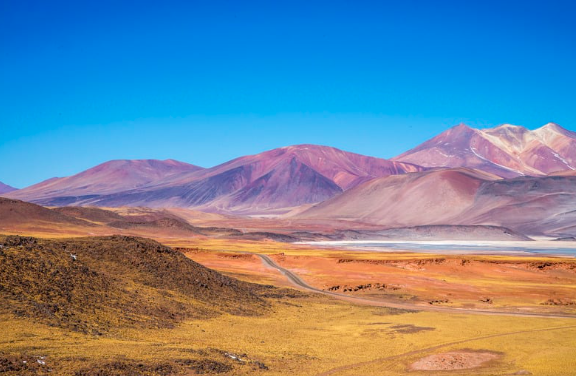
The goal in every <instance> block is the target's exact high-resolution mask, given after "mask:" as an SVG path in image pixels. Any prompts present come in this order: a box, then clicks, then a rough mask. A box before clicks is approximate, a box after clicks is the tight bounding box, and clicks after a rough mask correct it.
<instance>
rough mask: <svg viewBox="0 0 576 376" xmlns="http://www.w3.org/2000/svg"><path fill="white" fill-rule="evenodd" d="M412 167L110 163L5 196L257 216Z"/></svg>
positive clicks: (255, 158)
mask: <svg viewBox="0 0 576 376" xmlns="http://www.w3.org/2000/svg"><path fill="white" fill-rule="evenodd" d="M425 169H426V168H423V167H419V166H416V165H413V164H410V163H404V162H393V161H388V160H385V159H380V158H374V157H367V156H363V155H359V154H354V153H348V152H345V151H342V150H339V149H335V148H331V147H325V146H317V145H297V146H289V147H284V148H280V149H274V150H270V151H267V152H264V153H261V154H257V155H250V156H245V157H241V158H237V159H234V160H232V161H230V162H226V163H224V164H221V165H219V166H216V167H212V168H209V169H203V168H200V167H197V166H193V165H189V164H185V163H182V162H176V161H171V160H169V161H156V160H143V161H111V162H107V163H104V164H101V165H99V166H96V167H94V168H91V169H89V170H86V171H84V172H81V173H79V174H77V175H74V176H70V177H66V178H54V179H49V180H47V181H44V182H42V183H39V184H36V185H33V186H30V187H28V188H25V189H22V190H19V191H16V192H13V193H11V194H8V195H6V196H7V197H10V198H16V199H20V200H24V201H30V202H34V203H39V204H42V205H50V206H67V205H84V206H86V205H92V206H111V207H117V206H147V207H155V208H158V207H183V208H199V209H203V210H207V211H220V212H235V213H254V212H258V213H260V212H270V211H274V210H282V209H284V211H285V208H291V207H295V206H299V205H302V204H312V203H317V202H321V201H324V200H326V199H329V198H331V197H334V196H336V195H338V194H340V193H342V192H343V191H344V190H347V189H350V188H352V187H355V186H356V185H358V184H361V183H363V182H365V181H368V180H371V179H374V178H377V177H382V176H389V175H394V174H404V173H407V172H416V171H423V170H425Z"/></svg>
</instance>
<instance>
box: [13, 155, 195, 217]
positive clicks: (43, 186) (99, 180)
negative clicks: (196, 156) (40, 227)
mask: <svg viewBox="0 0 576 376" xmlns="http://www.w3.org/2000/svg"><path fill="white" fill-rule="evenodd" d="M198 170H202V168H201V167H197V166H194V165H191V164H188V163H183V162H178V161H174V160H171V159H168V160H165V161H159V160H154V159H145V160H114V161H109V162H106V163H102V164H100V165H98V166H96V167H93V168H91V169H89V170H86V171H83V172H81V173H79V174H76V175H73V176H69V177H65V178H52V179H48V180H45V181H43V182H41V183H38V184H35V185H32V186H30V187H27V188H24V189H21V190H18V191H15V192H12V193H10V194H8V195H6V197H10V198H15V199H19V200H24V201H32V202H44V203H49V204H50V205H56V206H58V205H67V204H81V203H82V202H83V201H85V200H89V199H90V198H91V197H94V196H98V195H103V194H113V193H117V192H122V191H126V190H130V189H135V188H141V187H143V186H146V185H147V184H150V183H154V182H157V181H160V180H162V179H166V178H168V177H171V176H173V175H175V174H181V173H185V172H190V171H198Z"/></svg>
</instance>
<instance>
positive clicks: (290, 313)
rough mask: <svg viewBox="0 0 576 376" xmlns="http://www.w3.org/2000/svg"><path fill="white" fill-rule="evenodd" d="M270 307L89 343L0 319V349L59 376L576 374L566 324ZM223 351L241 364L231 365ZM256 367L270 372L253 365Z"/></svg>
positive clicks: (575, 331) (314, 304)
mask: <svg viewBox="0 0 576 376" xmlns="http://www.w3.org/2000/svg"><path fill="white" fill-rule="evenodd" d="M273 307H274V312H273V313H271V314H269V315H266V316H260V317H242V316H232V315H224V316H220V317H218V318H213V319H208V320H190V321H186V322H184V323H182V324H180V325H178V326H177V327H176V328H174V329H160V330H158V329H146V330H125V331H122V332H121V333H119V334H116V335H115V336H113V337H92V336H85V335H82V334H79V333H74V332H70V331H66V330H63V329H57V328H53V327H48V326H44V325H41V324H33V323H31V322H29V321H24V320H15V319H12V318H9V317H6V316H5V317H2V323H3V325H2V327H3V334H2V337H1V340H0V348H1V349H2V352H4V353H9V354H29V355H37V356H44V357H46V358H45V361H46V363H47V366H48V367H51V366H53V365H58V367H59V368H58V369H59V372H60V374H62V375H66V374H73V372H74V370H77V369H79V368H82V367H86V366H90V365H91V364H93V365H98V364H105V363H107V362H111V361H114V360H118V359H133V360H137V361H140V362H150V363H152V364H160V363H162V362H165V361H167V360H175V359H180V360H182V359H196V358H199V355H198V354H202V355H203V356H204V357H205V356H206V355H208V356H209V357H210V358H212V359H214V360H217V361H221V362H229V363H230V362H231V363H232V366H233V367H234V370H233V371H232V372H230V374H235V375H249V374H255V373H261V374H265V375H279V374H292V375H316V374H322V373H324V372H328V371H331V370H333V369H336V371H335V372H334V373H332V374H335V375H380V374H386V375H401V374H404V373H405V372H406V370H407V367H408V366H409V365H410V363H412V362H413V361H415V360H417V359H418V358H421V357H423V356H425V355H428V354H433V353H435V352H438V351H445V350H449V349H482V350H491V351H497V352H502V353H503V355H502V357H501V358H500V359H499V360H498V361H495V362H491V363H490V364H488V366H487V367H485V368H483V369H476V370H474V371H473V372H472V373H466V372H458V371H457V372H455V374H476V375H478V374H491V375H493V374H496V375H504V374H514V373H515V372H519V371H528V372H530V373H532V374H534V375H570V374H574V373H575V369H576V357H574V350H575V348H576V320H572V319H542V318H518V317H499V316H481V315H452V314H441V313H435V312H403V311H396V310H390V309H386V308H374V307H367V306H356V305H352V304H349V303H346V302H340V301H335V300H332V299H329V298H324V297H317V296H315V297H308V298H295V299H291V300H290V301H286V300H278V301H276V302H274V305H273ZM406 328H408V330H406ZM439 345H440V346H443V347H441V348H439V347H438V346H439ZM210 349H211V350H210ZM417 351H419V352H417ZM225 353H229V354H235V355H240V357H241V359H242V360H244V361H245V362H236V361H231V359H230V358H228V357H227V356H226V355H225ZM403 354H406V355H403ZM393 356H398V357H396V358H392V359H390V357H393ZM364 362H366V364H362V363H364ZM260 364H263V365H265V366H266V368H268V369H260V367H259V366H255V365H260ZM351 365H352V366H351ZM338 367H344V368H343V369H340V370H338ZM468 372H470V371H468ZM414 374H417V375H418V374H430V373H422V372H415V373H414ZM525 374H527V373H525Z"/></svg>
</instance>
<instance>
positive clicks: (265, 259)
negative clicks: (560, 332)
mask: <svg viewBox="0 0 576 376" xmlns="http://www.w3.org/2000/svg"><path fill="white" fill-rule="evenodd" d="M255 255H257V256H258V257H260V259H261V260H262V263H263V264H264V265H265V266H267V267H269V268H273V269H276V270H278V271H280V273H282V274H283V275H284V276H285V277H286V278H287V279H288V281H290V282H291V283H292V284H293V285H295V286H297V287H300V288H302V289H304V290H308V291H312V292H315V293H319V294H324V295H328V296H333V297H335V298H338V299H341V300H346V301H349V302H354V303H358V304H363V305H371V306H377V307H387V308H397V309H406V310H416V311H434V312H446V313H465V314H477V315H497V316H515V317H540V318H556V319H576V316H575V315H569V314H547V313H533V312H506V311H493V310H482V309H469V308H453V307H434V306H429V307H428V306H425V305H416V304H410V303H396V302H387V301H383V300H377V299H370V298H360V297H355V296H350V295H346V294H340V293H337V292H333V291H325V290H321V289H318V288H316V287H314V286H310V285H309V284H308V283H306V282H304V280H302V278H300V277H299V276H297V275H296V274H294V273H293V272H291V271H290V270H288V269H286V268H283V267H281V266H280V265H278V264H277V263H276V262H275V261H274V260H272V259H271V258H270V257H269V256H267V255H263V254H260V253H255Z"/></svg>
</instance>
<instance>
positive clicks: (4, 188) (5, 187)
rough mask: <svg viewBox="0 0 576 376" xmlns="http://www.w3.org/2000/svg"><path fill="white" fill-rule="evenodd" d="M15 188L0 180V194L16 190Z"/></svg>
mask: <svg viewBox="0 0 576 376" xmlns="http://www.w3.org/2000/svg"><path fill="white" fill-rule="evenodd" d="M16 190H17V189H16V188H14V187H11V186H9V185H8V184H4V183H2V182H1V181H0V194H2V193H8V192H13V191H16Z"/></svg>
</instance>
